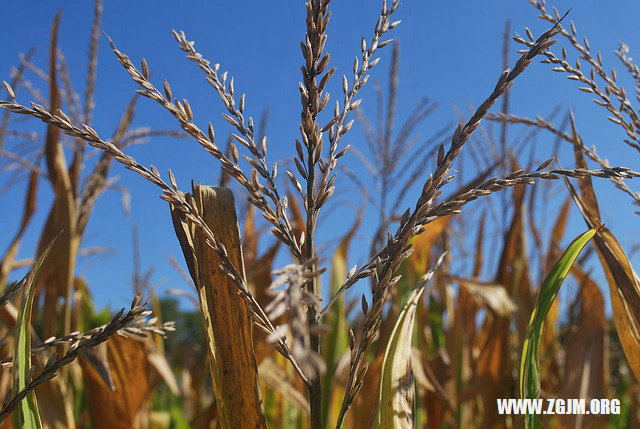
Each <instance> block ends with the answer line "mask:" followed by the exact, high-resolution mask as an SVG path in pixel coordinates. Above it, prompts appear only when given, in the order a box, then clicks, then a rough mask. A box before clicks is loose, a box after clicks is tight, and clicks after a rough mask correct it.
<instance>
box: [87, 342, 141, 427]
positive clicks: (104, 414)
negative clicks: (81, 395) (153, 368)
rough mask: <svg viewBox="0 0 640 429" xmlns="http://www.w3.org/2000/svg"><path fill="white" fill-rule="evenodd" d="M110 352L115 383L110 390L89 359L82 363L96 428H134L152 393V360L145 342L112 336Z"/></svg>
mask: <svg viewBox="0 0 640 429" xmlns="http://www.w3.org/2000/svg"><path fill="white" fill-rule="evenodd" d="M107 355H108V362H109V367H110V368H111V375H112V377H113V385H114V386H115V390H111V389H110V388H109V387H108V386H107V385H106V384H105V382H104V381H103V376H102V375H101V374H100V373H98V371H96V369H95V368H94V366H93V365H92V364H90V363H89V362H88V361H87V359H86V358H84V357H83V356H81V357H80V359H79V361H80V366H81V368H82V376H83V379H84V384H85V390H86V395H87V405H88V409H89V415H90V417H91V427H92V428H93V429H101V428H105V429H106V428H110V429H120V428H122V429H125V428H131V427H132V426H133V423H134V419H135V417H136V415H137V413H138V411H139V410H140V407H141V406H142V404H143V403H144V401H145V400H146V399H147V397H148V396H149V393H150V392H151V386H150V384H149V370H150V366H149V362H148V360H147V351H146V349H145V345H144V343H142V342H141V341H137V340H134V339H132V338H121V337H118V336H113V337H112V338H111V339H109V341H108V342H107Z"/></svg>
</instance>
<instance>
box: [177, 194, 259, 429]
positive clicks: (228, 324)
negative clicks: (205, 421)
mask: <svg viewBox="0 0 640 429" xmlns="http://www.w3.org/2000/svg"><path fill="white" fill-rule="evenodd" d="M193 193H194V195H193V198H194V200H195V203H196V205H197V207H198V210H199V213H200V214H201V216H202V218H203V220H204V222H205V223H206V224H207V225H208V227H209V228H210V229H211V231H212V232H213V234H214V236H215V237H216V239H217V240H218V241H219V242H220V243H222V244H224V246H225V248H226V249H227V253H228V255H229V258H230V260H231V262H232V263H233V264H234V266H235V267H236V269H237V270H238V272H239V273H240V275H242V276H244V263H243V258H242V247H241V242H240V231H239V227H238V220H237V217H236V209H235V200H234V198H233V194H232V193H231V190H229V189H227V188H216V187H210V186H200V185H198V186H196V187H195V189H194V191H193ZM172 216H173V219H174V226H175V229H176V234H177V236H178V240H179V241H180V245H181V247H182V250H183V253H184V255H185V259H186V261H187V265H188V266H189V272H190V273H191V275H192V278H193V280H194V282H195V284H196V287H197V289H198V295H199V298H200V311H201V313H202V316H203V319H204V325H205V333H206V336H207V347H208V351H209V357H210V364H211V367H210V370H211V376H212V379H213V384H214V394H215V397H216V402H217V404H218V411H219V414H220V420H221V422H222V424H223V426H225V427H232V426H240V427H252V428H255V427H265V426H266V421H265V416H264V412H263V410H262V398H261V394H260V384H259V378H258V368H257V365H256V359H255V355H254V352H253V338H252V322H251V317H250V315H249V311H248V309H247V306H246V303H245V302H244V301H243V300H242V299H241V298H240V296H239V295H238V286H237V285H236V284H234V283H233V281H232V280H231V279H230V277H229V276H228V275H227V274H226V273H225V272H223V271H222V270H221V269H220V264H221V260H220V257H219V256H218V254H217V253H216V252H215V251H214V250H213V249H212V248H211V247H210V246H209V245H208V244H207V242H206V238H205V234H204V233H203V231H201V230H200V229H195V227H192V226H190V225H188V224H187V223H186V219H180V215H179V213H178V212H176V211H175V210H174V211H172ZM231 333H233V334H232V335H231Z"/></svg>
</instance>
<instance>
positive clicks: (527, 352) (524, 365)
mask: <svg viewBox="0 0 640 429" xmlns="http://www.w3.org/2000/svg"><path fill="white" fill-rule="evenodd" d="M597 231H598V228H594V229H591V230H589V231H587V232H585V233H584V234H582V235H580V236H578V238H576V239H575V240H574V241H573V242H572V243H571V244H570V245H569V247H567V250H566V251H565V252H564V254H563V255H562V257H561V258H560V259H559V260H558V262H556V264H555V265H554V266H553V268H552V269H551V271H550V272H549V274H548V275H547V278H546V279H545V280H544V282H543V283H542V286H541V287H540V291H539V292H538V299H537V301H536V305H535V307H534V308H533V312H532V313H531V318H530V320H529V326H528V328H527V336H526V338H525V340H524V344H523V346H522V356H521V359H520V397H521V398H522V399H525V398H529V399H537V398H538V396H539V395H540V379H539V373H538V364H539V362H538V351H539V348H540V340H541V338H542V330H543V329H544V320H545V318H546V316H547V313H548V312H549V309H550V308H551V305H552V304H553V301H554V300H555V299H556V296H557V295H558V291H559V290H560V286H561V285H562V282H563V281H564V279H565V277H566V276H567V274H568V273H569V270H570V269H571V266H572V265H573V263H574V262H575V260H576V258H577V257H578V255H579V254H580V252H581V251H582V249H583V248H584V246H585V245H586V244H587V243H588V242H589V240H591V238H593V236H594V235H595V234H596V232H597ZM525 427H526V428H527V429H530V428H540V427H541V422H540V419H539V417H538V416H536V415H527V416H525Z"/></svg>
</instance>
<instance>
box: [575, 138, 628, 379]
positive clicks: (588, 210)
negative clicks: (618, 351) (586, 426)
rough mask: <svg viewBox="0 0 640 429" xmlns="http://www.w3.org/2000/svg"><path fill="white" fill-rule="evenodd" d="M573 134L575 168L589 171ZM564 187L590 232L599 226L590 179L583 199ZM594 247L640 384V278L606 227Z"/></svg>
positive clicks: (582, 182)
mask: <svg viewBox="0 0 640 429" xmlns="http://www.w3.org/2000/svg"><path fill="white" fill-rule="evenodd" d="M573 131H574V132H573V137H574V154H575V159H576V166H577V167H578V168H586V165H587V163H586V161H585V159H584V156H583V155H582V152H581V149H580V147H581V144H580V143H581V142H580V140H579V139H580V137H579V136H578V135H577V133H576V132H575V128H574V130H573ZM565 183H566V184H567V187H568V188H569V192H570V193H571V196H572V198H573V201H574V202H575V203H576V205H577V206H578V209H580V212H581V214H582V217H583V218H584V220H585V222H586V223H587V225H589V227H591V228H594V227H595V226H599V225H600V224H601V220H600V211H599V209H598V202H597V199H596V195H595V192H594V190H593V185H592V183H591V179H590V178H589V177H585V178H581V179H578V184H579V188H580V194H581V196H582V198H580V197H579V196H578V194H577V192H576V191H575V189H574V188H573V186H572V185H571V183H570V182H569V181H568V180H567V179H565ZM594 247H595V249H596V253H597V254H598V259H599V260H600V265H601V266H602V269H603V270H604V273H605V276H606V278H607V283H608V284H609V294H610V296H611V306H612V309H613V320H614V322H615V325H616V330H617V331H618V335H619V337H620V343H621V344H622V349H623V350H624V354H625V356H626V357H627V361H628V362H629V366H630V368H631V371H632V372H633V374H634V376H635V377H636V380H640V277H638V274H636V272H635V270H634V268H633V266H632V265H631V262H630V260H629V258H628V256H627V254H626V253H625V251H624V250H623V249H622V246H620V243H619V242H618V240H617V239H616V238H615V236H614V235H613V233H612V232H611V231H609V230H608V229H607V228H606V227H602V228H601V229H600V231H599V232H598V234H597V235H596V236H595V238H594Z"/></svg>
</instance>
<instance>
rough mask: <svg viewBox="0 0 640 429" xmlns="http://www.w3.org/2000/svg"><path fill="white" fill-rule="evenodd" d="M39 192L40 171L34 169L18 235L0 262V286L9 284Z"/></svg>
mask: <svg viewBox="0 0 640 429" xmlns="http://www.w3.org/2000/svg"><path fill="white" fill-rule="evenodd" d="M37 192H38V173H37V172H36V171H33V172H31V176H30V177H29V187H28V188H27V196H26V198H25V203H24V211H23V212H22V220H21V221H20V226H19V228H18V232H16V235H15V236H14V238H13V240H12V241H11V244H10V245H9V249H7V252H6V253H5V254H4V257H3V258H2V261H1V262H0V288H3V287H4V286H5V285H6V284H7V278H8V276H9V273H10V272H11V270H12V269H13V263H14V261H15V258H16V255H17V254H18V248H19V247H20V241H21V239H22V235H23V234H24V232H25V230H26V229H27V226H28V225H29V221H30V220H31V217H32V216H33V213H34V212H35V210H36V195H37Z"/></svg>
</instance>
